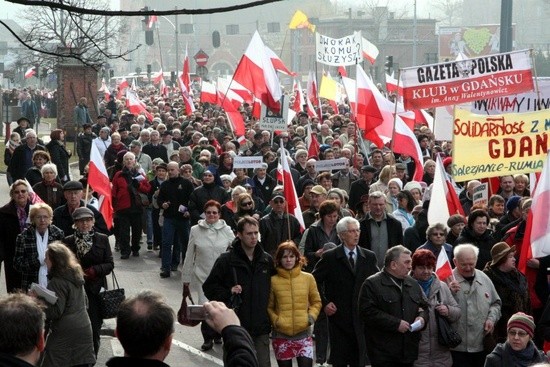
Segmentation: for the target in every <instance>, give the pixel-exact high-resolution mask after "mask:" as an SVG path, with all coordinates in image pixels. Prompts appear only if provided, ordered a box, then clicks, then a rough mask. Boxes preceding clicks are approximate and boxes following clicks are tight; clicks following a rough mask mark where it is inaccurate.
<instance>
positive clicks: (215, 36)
mask: <svg viewBox="0 0 550 367" xmlns="http://www.w3.org/2000/svg"><path fill="white" fill-rule="evenodd" d="M212 46H214V48H218V47H220V32H218V31H214V32H212Z"/></svg>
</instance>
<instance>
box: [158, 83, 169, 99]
mask: <svg viewBox="0 0 550 367" xmlns="http://www.w3.org/2000/svg"><path fill="white" fill-rule="evenodd" d="M159 92H160V95H161V96H163V97H168V87H167V86H166V83H165V82H164V78H161V79H160V85H159Z"/></svg>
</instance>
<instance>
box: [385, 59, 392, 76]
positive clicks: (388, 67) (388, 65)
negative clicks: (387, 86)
mask: <svg viewBox="0 0 550 367" xmlns="http://www.w3.org/2000/svg"><path fill="white" fill-rule="evenodd" d="M392 68H393V56H386V63H385V64H384V69H385V70H386V74H391V70H392Z"/></svg>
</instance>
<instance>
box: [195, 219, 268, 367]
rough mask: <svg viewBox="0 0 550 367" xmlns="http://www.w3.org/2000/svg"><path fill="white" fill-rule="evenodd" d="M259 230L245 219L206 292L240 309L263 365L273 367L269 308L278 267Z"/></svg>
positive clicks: (249, 220) (213, 273)
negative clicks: (264, 244) (273, 276)
mask: <svg viewBox="0 0 550 367" xmlns="http://www.w3.org/2000/svg"><path fill="white" fill-rule="evenodd" d="M258 230H259V225H258V221H257V220H256V219H254V218H252V217H248V216H247V217H243V218H242V219H241V220H240V221H239V223H237V238H236V239H235V241H234V242H233V244H232V247H231V249H230V250H229V251H228V252H225V253H223V254H221V255H220V257H218V259H217V260H216V263H215V264H214V266H213V268H212V270H211V271H210V275H209V276H208V278H206V281H205V282H204V284H203V286H202V289H203V291H204V295H205V296H206V298H208V299H209V300H216V301H220V302H224V303H225V304H227V305H230V306H232V307H233V308H235V309H236V312H237V316H239V319H240V320H241V324H242V325H243V327H244V328H245V329H246V331H248V332H249V333H250V335H251V336H252V340H253V341H254V346H255V348H256V353H257V356H258V362H259V365H260V366H261V367H270V366H271V362H270V354H269V343H270V341H269V333H270V332H271V322H270V320H269V316H268V314H267V305H268V301H269V293H270V291H271V276H272V275H273V274H275V267H274V265H273V259H272V257H271V256H270V255H269V254H268V253H267V252H265V251H263V250H262V246H258V245H259V241H258V234H259V232H258Z"/></svg>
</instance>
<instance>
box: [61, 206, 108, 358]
mask: <svg viewBox="0 0 550 367" xmlns="http://www.w3.org/2000/svg"><path fill="white" fill-rule="evenodd" d="M72 218H73V221H74V234H72V235H71V236H67V237H65V239H64V240H63V243H64V244H65V245H67V247H68V248H69V249H70V250H71V251H72V252H73V253H74V254H75V255H76V258H77V260H78V262H79V263H80V265H81V266H82V270H84V290H85V291H86V296H87V297H88V309H87V310H88V317H89V318H90V322H91V324H92V336H93V341H94V352H95V354H96V356H97V352H98V351H99V342H100V331H101V325H102V324H103V319H102V317H101V312H100V298H99V292H100V290H101V288H105V289H107V278H106V277H107V275H109V274H110V273H111V272H112V271H113V268H114V262H113V254H112V252H111V246H110V245H109V237H107V236H106V235H104V234H103V233H99V232H96V231H95V230H94V222H95V217H94V212H92V211H91V210H90V209H88V208H86V207H81V208H76V209H75V210H74V211H73V214H72Z"/></svg>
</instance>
